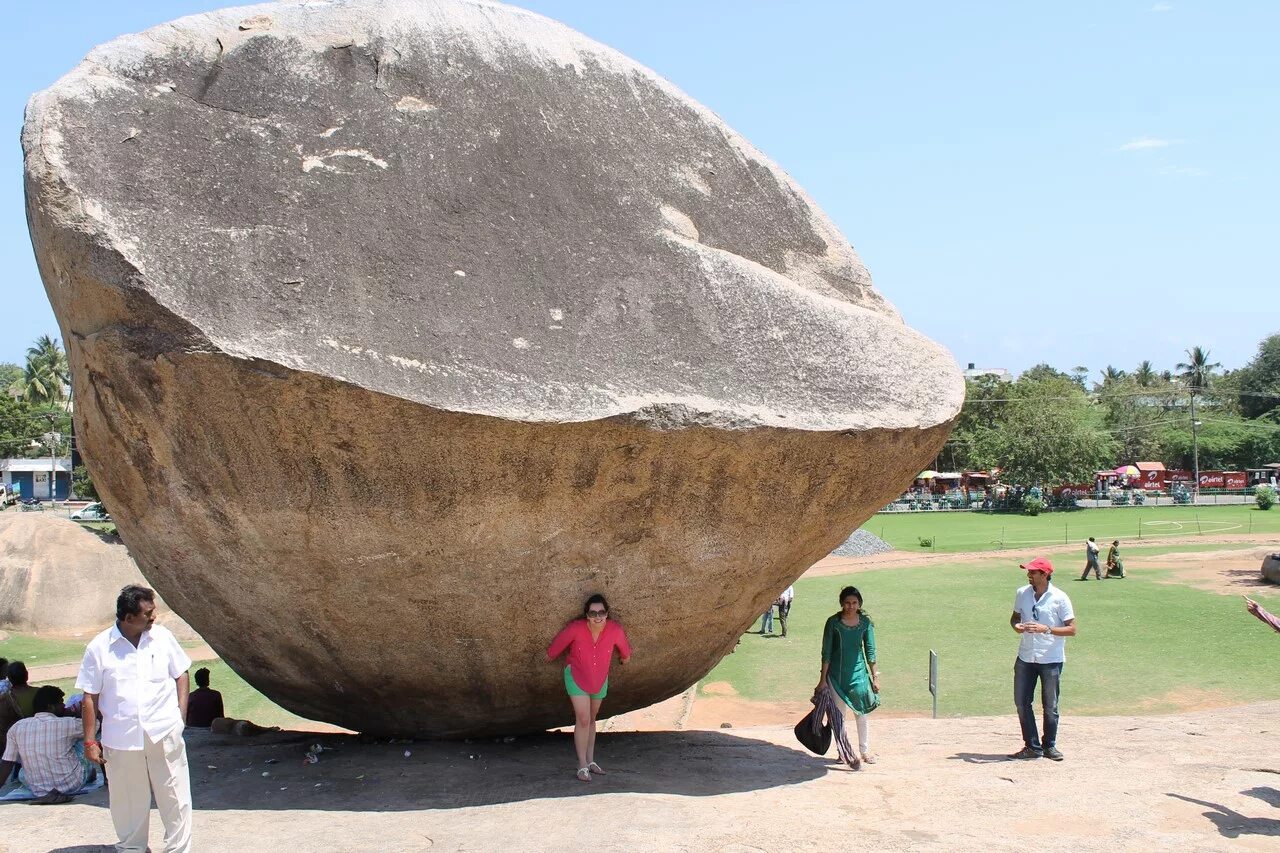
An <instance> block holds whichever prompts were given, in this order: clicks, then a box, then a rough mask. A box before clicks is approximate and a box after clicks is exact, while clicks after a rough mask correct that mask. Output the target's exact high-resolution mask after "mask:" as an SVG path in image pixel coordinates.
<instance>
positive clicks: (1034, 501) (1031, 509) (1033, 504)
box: [1022, 495, 1044, 515]
mask: <svg viewBox="0 0 1280 853" xmlns="http://www.w3.org/2000/svg"><path fill="white" fill-rule="evenodd" d="M1022 511H1023V513H1024V514H1026V515H1039V514H1040V513H1042V512H1044V500H1043V499H1041V498H1038V497H1036V496H1034V495H1027V496H1026V497H1025V498H1023V499H1022Z"/></svg>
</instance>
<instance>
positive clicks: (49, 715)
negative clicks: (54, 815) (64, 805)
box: [0, 684, 93, 803]
mask: <svg viewBox="0 0 1280 853" xmlns="http://www.w3.org/2000/svg"><path fill="white" fill-rule="evenodd" d="M62 697H63V693H62V690H61V689H59V688H57V687H54V686H53V685H52V684H46V685H45V686H44V687H41V688H40V689H39V690H37V691H36V695H35V709H36V713H35V716H33V717H28V718H27V719H25V720H18V722H16V723H14V724H13V728H11V729H9V739H8V741H7V743H6V744H5V748H4V758H3V759H0V779H8V778H9V774H10V773H11V772H12V770H13V765H15V764H21V765H22V770H23V773H24V775H25V776H26V781H27V787H28V788H30V789H31V793H33V794H35V795H36V796H37V797H39V798H41V799H42V800H43V801H44V802H47V803H58V802H66V801H67V800H70V799H71V797H70V795H71V794H74V793H75V792H76V791H79V790H80V789H81V788H83V787H84V785H85V783H86V782H89V781H90V780H91V779H92V778H93V775H92V774H93V769H92V765H89V764H86V763H85V762H83V761H81V760H80V756H78V755H76V753H75V745H76V743H77V742H79V740H80V737H81V734H82V733H81V725H80V721H79V720H77V719H76V718H74V717H63V716H61V712H62Z"/></svg>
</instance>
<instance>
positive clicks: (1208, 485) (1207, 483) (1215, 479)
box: [1200, 471, 1244, 489]
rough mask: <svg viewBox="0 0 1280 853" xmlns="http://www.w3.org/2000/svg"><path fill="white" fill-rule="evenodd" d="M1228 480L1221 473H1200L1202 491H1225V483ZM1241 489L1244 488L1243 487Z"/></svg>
mask: <svg viewBox="0 0 1280 853" xmlns="http://www.w3.org/2000/svg"><path fill="white" fill-rule="evenodd" d="M1225 482H1226V478H1225V476H1224V475H1223V473H1222V472H1221V471H1201V472H1200V488H1202V489H1224V488H1226V486H1224V485H1223V483H1225ZM1240 488H1242V489H1243V488H1244V486H1241V487H1240Z"/></svg>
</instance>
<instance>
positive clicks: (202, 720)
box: [187, 666, 226, 729]
mask: <svg viewBox="0 0 1280 853" xmlns="http://www.w3.org/2000/svg"><path fill="white" fill-rule="evenodd" d="M225 716H226V712H225V711H224V710H223V708H222V694H221V693H219V692H218V691H217V690H214V689H213V688H211V687H210V686H209V669H208V667H203V666H202V667H200V668H199V669H197V670H196V689H195V690H192V691H191V695H190V696H188V697H187V725H188V726H191V727H193V728H201V729H207V728H209V726H211V725H213V721H214V720H216V719H218V718H219V717H225Z"/></svg>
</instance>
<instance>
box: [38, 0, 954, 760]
mask: <svg viewBox="0 0 1280 853" xmlns="http://www.w3.org/2000/svg"><path fill="white" fill-rule="evenodd" d="M23 147H24V151H25V154H26V161H25V165H26V192H27V202H28V215H29V220H30V224H31V232H32V239H33V243H34V245H35V249H36V254H37V258H38V260H39V264H40V270H41V274H42V276H43V278H44V281H45V286H46V289H47V291H48V293H49V296H50V299H51V301H52V303H53V306H54V309H55V312H56V313H57V316H58V319H59V323H60V324H61V326H62V331H63V335H64V339H65V340H66V341H67V344H68V351H69V359H70V362H71V365H72V373H73V382H74V389H75V399H76V417H77V428H78V435H79V437H80V438H81V440H82V442H83V446H84V449H85V456H86V461H87V464H88V465H89V468H90V470H91V471H92V473H93V476H94V480H95V483H96V484H97V485H98V489H99V491H100V492H101V493H102V494H103V496H104V498H105V499H106V500H107V502H108V503H109V505H110V506H111V508H112V513H113V516H114V518H115V519H116V521H117V523H118V526H119V529H120V533H121V536H122V537H123V538H124V539H125V541H126V542H127V543H128V545H129V547H130V551H131V553H132V554H133V555H134V557H135V558H136V560H137V562H138V564H139V566H140V567H141V569H142V571H143V573H144V574H145V575H146V577H147V578H149V579H150V580H151V581H152V583H153V584H154V585H155V587H156V589H157V590H158V591H159V592H160V593H161V594H162V595H163V596H164V597H165V599H166V600H167V601H168V602H169V603H170V604H171V605H172V606H173V607H174V609H175V610H176V611H177V612H178V613H180V614H181V615H182V616H183V617H184V618H186V619H187V621H188V622H189V623H190V624H191V625H192V626H193V627H194V628H195V629H196V630H197V631H198V632H199V633H200V634H201V636H203V637H204V638H205V639H206V640H207V641H208V642H209V643H210V644H211V645H212V646H213V647H214V648H215V649H216V650H217V651H218V652H219V653H220V654H222V655H223V657H224V658H225V659H226V660H227V661H228V663H230V664H231V665H232V666H233V667H234V668H235V669H236V670H237V671H238V672H239V673H241V674H242V675H243V676H244V677H245V678H246V679H247V680H249V681H250V682H251V683H252V684H254V686H256V687H257V688H259V689H260V690H262V691H263V692H264V693H266V694H267V695H268V696H270V697H271V698H273V699H274V700H276V701H277V702H279V703H281V704H282V705H284V706H285V707H287V708H289V709H290V710H293V711H295V712H297V713H300V714H303V715H306V716H309V717H312V718H316V719H323V720H327V721H330V722H333V723H337V724H339V725H343V726H348V727H351V728H355V729H360V730H363V731H368V732H373V733H381V734H424V735H425V734H430V735H441V736H461V735H469V734H485V733H509V732H518V731H524V730H531V729H537V728H540V727H545V726H553V725H561V724H565V723H567V722H569V721H570V720H571V714H570V711H569V705H568V702H567V701H566V700H565V698H564V695H563V686H562V684H561V675H560V669H559V667H558V666H552V665H548V664H546V663H545V662H544V660H543V650H544V648H545V646H546V644H547V643H548V641H549V640H550V638H551V637H552V635H553V634H554V633H555V632H556V631H557V630H558V629H559V628H560V627H561V626H562V625H563V624H564V622H565V621H566V620H567V619H569V618H571V617H573V616H574V615H575V614H576V613H577V612H578V611H579V609H580V607H581V602H582V600H583V598H584V596H585V595H587V594H588V593H590V592H594V591H603V592H605V593H606V594H607V595H608V596H609V597H610V600H611V601H612V602H613V604H614V607H615V615H616V616H617V617H618V618H619V619H621V620H622V622H623V624H624V625H625V626H626V628H627V630H628V631H629V633H630V635H631V637H632V640H633V643H634V645H635V658H634V660H633V662H632V663H631V665H629V666H628V667H627V668H626V670H625V671H623V672H619V673H617V674H616V677H615V680H614V682H613V684H612V685H611V689H610V694H609V700H608V701H607V702H606V705H605V712H606V713H619V712H622V711H626V710H629V709H632V708H636V707H640V706H643V705H646V704H649V703H652V702H655V701H658V700H660V699H663V698H665V697H667V696H670V695H673V694H675V693H677V692H679V691H680V690H682V689H683V688H685V687H686V686H688V685H689V684H690V683H692V682H693V681H695V680H696V679H698V678H699V677H701V676H702V675H703V674H704V673H706V672H707V671H708V670H709V669H710V668H711V667H712V666H713V665H714V664H715V663H716V661H718V660H719V659H720V658H721V657H722V656H723V655H725V654H727V653H728V652H730V651H732V649H733V647H734V644H735V643H736V641H737V639H738V636H739V634H740V633H741V632H742V631H743V630H744V629H745V628H746V627H747V626H748V625H749V624H750V623H751V622H752V621H753V620H754V619H755V618H756V617H757V616H758V615H759V613H760V612H761V611H762V609H763V607H764V605H765V603H766V600H768V599H770V598H772V596H773V595H774V594H775V593H776V591H777V590H778V589H782V588H783V587H785V586H786V585H787V584H788V583H790V582H791V581H792V580H794V579H795V578H796V577H797V576H798V575H799V574H800V573H801V572H803V571H804V569H805V568H806V567H807V566H808V565H809V564H811V563H812V562H814V561H816V560H817V559H819V558H821V557H822V556H824V555H826V554H827V553H828V552H829V551H830V550H831V549H832V548H833V547H835V546H836V545H838V544H839V543H840V542H841V541H842V540H843V539H844V537H845V535H846V534H847V533H848V531H849V530H851V529H854V528H856V527H857V526H858V525H859V524H860V523H861V522H862V521H863V520H864V519H865V518H867V517H868V516H870V515H871V514H872V513H873V512H875V510H876V509H877V508H879V507H880V506H883V505H884V504H885V503H887V502H888V501H889V500H891V499H892V498H893V497H894V496H896V495H897V494H898V493H899V492H900V491H901V489H902V487H903V485H904V484H905V483H907V482H909V481H910V479H911V477H912V476H914V474H915V473H916V472H917V471H919V470H920V468H921V467H922V466H924V465H926V464H928V463H929V462H930V461H931V460H932V459H933V457H934V454H935V453H936V452H937V450H938V449H939V447H940V446H941V444H942V443H943V441H944V440H945V438H946V435H947V433H948V431H949V429H950V426H951V423H952V421H953V420H954V418H955V416H956V415H957V413H958V411H959V407H960V404H961V400H962V396H963V382H962V380H961V377H960V374H959V371H958V369H957V367H956V364H955V362H954V360H953V359H952V357H951V356H950V354H949V353H947V352H946V351H945V350H944V349H942V348H941V347H939V346H938V345H936V344H935V343H933V342H931V341H929V340H928V339H927V338H925V337H924V336H922V335H920V334H919V333H917V332H915V331H913V330H911V329H910V328H908V327H907V326H906V325H905V324H904V323H903V322H902V319H901V318H900V316H899V315H898V314H897V312H896V311H895V310H894V309H893V307H892V306H891V305H890V304H889V303H888V302H887V301H886V300H885V299H884V298H883V297H882V296H880V294H879V293H878V292H877V291H876V290H875V289H874V288H873V287H872V284H871V279H870V277H869V275H868V274H867V272H866V270H865V268H864V267H863V265H862V263H861V262H860V261H859V259H858V257H857V255H856V254H855V253H854V251H853V249H852V248H851V247H850V245H849V243H848V242H847V241H846V240H845V238H844V237H842V236H841V234H840V233H839V231H838V230H837V229H836V228H835V227H834V226H833V225H832V223H831V222H830V221H829V220H828V219H827V218H826V217H825V216H824V215H823V214H822V213H821V212H820V211H819V210H818V209H817V208H816V206H815V205H814V204H813V202H812V201H811V200H810V199H809V198H808V197H807V196H806V195H805V193H804V192H803V191H802V190H801V189H800V188H799V187H798V186H797V185H796V184H795V183H794V182H792V181H791V180H790V179H789V178H788V177H787V176H786V175H785V174H784V173H783V172H782V171H781V170H780V169H779V168H778V167H777V166H776V165H775V164H773V163H772V162H770V161H769V160H768V159H767V158H766V157H765V156H764V155H762V154H761V153H760V152H759V151H757V150H756V149H755V148H753V147H752V146H751V145H750V144H749V143H748V142H746V141H745V140H744V139H743V138H741V137H740V136H738V135H737V134H736V133H734V131H732V130H731V129H730V128H728V127H727V126H726V125H725V124H724V123H723V122H722V121H720V120H719V119H718V118H717V117H716V116H715V115H714V114H712V113H711V112H710V111H709V110H707V109H706V108H705V107H703V106H701V105H699V104H697V103H695V102H694V101H693V100H692V99H690V98H689V97H688V96H686V95H684V94H683V93H681V92H680V91H678V90H677V89H676V88H675V87H673V86H672V85H671V84H670V83H668V82H666V81H664V80H662V79H660V78H659V77H658V76H656V75H655V74H654V73H653V72H651V71H649V70H647V69H645V68H643V67H641V66H640V65H638V64H636V63H635V62H633V61H631V60H629V59H627V58H626V57H624V56H622V55H620V54H618V53H617V52H615V51H613V50H611V49H609V48H607V47H604V46H602V45H600V44H598V43H595V42H593V41H591V40H589V39H587V38H585V37H583V36H581V35H579V34H577V33H575V32H573V31H571V30H569V29H567V28H565V27H563V26H561V25H559V24H556V23H554V22H552V21H550V20H547V19H545V18H542V17H540V16H537V15H534V14H531V13H528V12H525V11H521V10H519V9H515V8H512V7H509V6H504V5H500V4H496V3H488V2H462V0H449V2H444V1H443V0H441V1H440V2H430V1H428V2H407V0H398V2H371V0H361V2H294V3H279V4H271V5H263V6H256V7H244V8H239V9H229V10H223V11H220V12H212V13H208V14H203V15H198V16H194V17H190V18H184V19H181V20H178V21H175V22H173V23H170V24H166V25H164V26H160V27H157V28H155V29H152V30H149V31H147V32H145V33H142V34H140V35H133V36H126V37H123V38H120V39H117V40H116V41H113V42H111V43H109V44H107V45H104V46H102V47H100V48H98V49H96V50H95V51H93V52H92V53H91V54H90V55H89V57H88V58H87V59H86V60H85V61H84V62H83V63H82V64H81V65H80V66H78V67H77V68H76V69H75V70H73V71H72V72H71V73H70V74H68V75H67V76H66V77H64V78H62V79H61V80H59V81H58V82H57V83H56V84H55V85H54V86H52V87H51V88H50V89H48V90H46V91H44V92H41V93H39V94H37V95H35V96H34V97H33V98H32V100H31V102H30V104H29V106H28V109H27V116H26V124H25V127H24V130H23Z"/></svg>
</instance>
